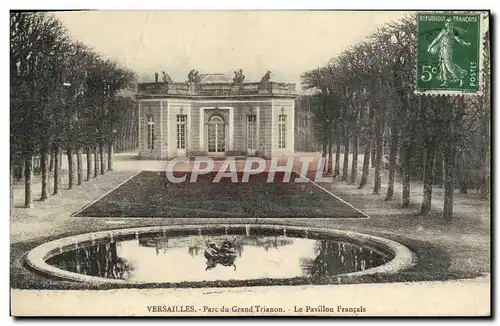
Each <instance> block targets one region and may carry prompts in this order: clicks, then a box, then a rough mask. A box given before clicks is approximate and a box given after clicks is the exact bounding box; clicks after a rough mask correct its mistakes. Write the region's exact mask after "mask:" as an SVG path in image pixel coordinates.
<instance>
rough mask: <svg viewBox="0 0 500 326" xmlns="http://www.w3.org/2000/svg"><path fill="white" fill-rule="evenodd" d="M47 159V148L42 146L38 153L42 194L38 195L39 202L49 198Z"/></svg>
mask: <svg viewBox="0 0 500 326" xmlns="http://www.w3.org/2000/svg"><path fill="white" fill-rule="evenodd" d="M48 159H49V146H48V145H44V146H42V150H41V151H40V168H41V170H42V194H41V195H40V201H44V200H46V199H47V198H49V191H50V189H49V188H50V169H49V167H48V164H47V163H48Z"/></svg>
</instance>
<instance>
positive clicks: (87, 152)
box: [85, 147, 92, 181]
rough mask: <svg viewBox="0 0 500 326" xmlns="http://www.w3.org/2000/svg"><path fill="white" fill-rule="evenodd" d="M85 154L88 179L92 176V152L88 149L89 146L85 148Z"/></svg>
mask: <svg viewBox="0 0 500 326" xmlns="http://www.w3.org/2000/svg"><path fill="white" fill-rule="evenodd" d="M85 155H87V179H86V181H89V180H90V178H91V177H92V156H91V155H92V154H91V151H90V147H86V148H85Z"/></svg>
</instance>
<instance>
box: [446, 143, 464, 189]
mask: <svg viewBox="0 0 500 326" xmlns="http://www.w3.org/2000/svg"><path fill="white" fill-rule="evenodd" d="M445 155H446V154H445ZM445 159H446V158H445ZM455 163H456V171H455V173H456V179H457V181H458V189H459V192H460V193H461V194H466V193H467V169H466V164H465V158H464V150H459V151H458V153H457V155H456V158H455ZM445 165H446V161H445ZM445 173H446V166H445ZM445 187H446V185H445Z"/></svg>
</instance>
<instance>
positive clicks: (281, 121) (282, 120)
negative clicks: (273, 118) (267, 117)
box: [278, 114, 286, 148]
mask: <svg viewBox="0 0 500 326" xmlns="http://www.w3.org/2000/svg"><path fill="white" fill-rule="evenodd" d="M278 148H286V115H285V114H280V115H279V118H278Z"/></svg>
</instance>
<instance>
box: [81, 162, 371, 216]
mask: <svg viewBox="0 0 500 326" xmlns="http://www.w3.org/2000/svg"><path fill="white" fill-rule="evenodd" d="M182 175H186V176H187V178H186V181H185V182H182V183H174V182H171V181H169V180H168V179H167V176H166V174H165V172H152V171H143V172H141V173H139V174H137V175H136V176H134V177H132V178H131V179H130V180H128V181H127V182H125V183H124V184H122V185H121V186H119V187H118V188H116V189H114V190H113V191H111V192H110V193H108V194H106V195H105V196H104V197H102V198H100V199H99V200H97V201H96V202H94V203H92V204H90V205H89V206H87V207H85V208H84V209H83V210H80V211H79V212H77V213H75V214H74V216H77V217H84V216H89V217H163V218H165V217H168V218H207V217H218V218H224V217H227V218H235V217H249V218H297V217H307V218H315V217H318V218H364V217H366V216H365V215H363V213H361V212H360V211H358V210H356V209H354V208H352V207H351V206H349V205H347V204H345V203H344V202H342V201H341V200H339V199H338V198H337V197H335V196H334V195H332V194H331V193H329V192H327V191H325V190H324V189H322V188H320V187H318V186H317V185H316V184H314V183H312V182H305V183H298V182H296V181H297V179H298V178H300V176H299V175H298V174H296V173H292V174H291V178H290V182H284V181H286V179H284V177H285V176H284V173H282V172H281V173H280V172H277V173H276V174H275V176H274V180H273V182H267V179H268V172H262V173H259V174H257V175H251V176H250V178H249V180H248V182H242V177H243V175H242V173H237V174H235V176H234V177H235V178H236V179H233V180H231V178H229V177H228V178H222V179H221V180H220V182H216V180H215V178H216V173H209V174H205V175H200V176H198V178H196V182H190V179H191V174H190V173H177V177H180V176H182ZM236 180H237V181H238V182H234V181H236Z"/></svg>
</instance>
